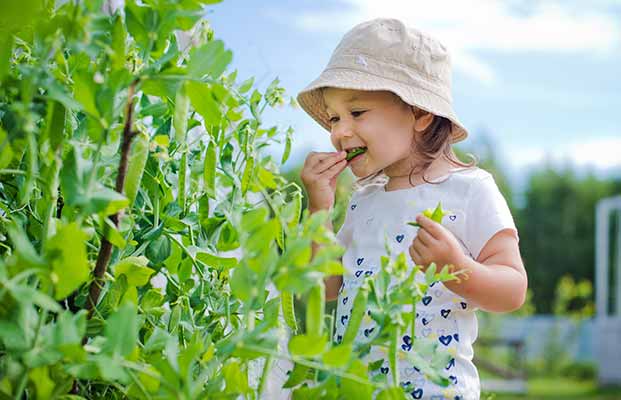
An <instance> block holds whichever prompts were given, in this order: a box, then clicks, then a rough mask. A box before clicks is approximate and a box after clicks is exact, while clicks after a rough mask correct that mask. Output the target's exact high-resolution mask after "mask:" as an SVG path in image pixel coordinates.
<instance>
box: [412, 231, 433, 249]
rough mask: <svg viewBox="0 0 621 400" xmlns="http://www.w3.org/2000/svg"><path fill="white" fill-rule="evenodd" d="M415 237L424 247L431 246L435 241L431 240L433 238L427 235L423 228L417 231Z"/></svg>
mask: <svg viewBox="0 0 621 400" xmlns="http://www.w3.org/2000/svg"><path fill="white" fill-rule="evenodd" d="M416 237H417V238H418V240H420V241H421V243H423V244H424V245H425V246H431V245H432V244H433V243H434V242H435V241H436V239H435V238H433V236H431V235H430V234H429V232H427V231H426V230H425V229H424V228H420V229H419V230H418V233H417V234H416Z"/></svg>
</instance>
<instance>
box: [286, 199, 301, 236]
mask: <svg viewBox="0 0 621 400" xmlns="http://www.w3.org/2000/svg"><path fill="white" fill-rule="evenodd" d="M291 201H292V202H293V213H292V214H293V216H292V217H291V220H290V221H289V228H293V227H295V226H296V225H297V224H298V223H299V222H300V215H301V212H302V194H301V193H300V192H295V193H294V195H293V199H292V200H291Z"/></svg>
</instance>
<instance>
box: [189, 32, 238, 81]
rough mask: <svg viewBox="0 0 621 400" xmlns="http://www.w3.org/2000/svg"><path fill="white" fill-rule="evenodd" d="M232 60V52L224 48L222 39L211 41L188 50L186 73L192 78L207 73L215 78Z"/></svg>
mask: <svg viewBox="0 0 621 400" xmlns="http://www.w3.org/2000/svg"><path fill="white" fill-rule="evenodd" d="M232 60H233V53H232V52H231V51H230V50H225V49H224V42H223V41H221V40H214V41H211V42H209V43H207V44H205V45H203V46H201V47H198V48H194V49H192V50H191V51H190V61H189V62H188V75H189V76H191V77H193V78H201V77H203V76H205V75H209V76H210V77H212V78H214V79H217V78H219V77H220V75H222V73H223V72H224V70H225V69H226V67H227V66H228V65H229V63H230V62H231V61H232Z"/></svg>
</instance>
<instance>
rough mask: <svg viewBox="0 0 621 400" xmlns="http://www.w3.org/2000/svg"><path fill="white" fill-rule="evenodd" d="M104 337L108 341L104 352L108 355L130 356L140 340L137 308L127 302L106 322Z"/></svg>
mask: <svg viewBox="0 0 621 400" xmlns="http://www.w3.org/2000/svg"><path fill="white" fill-rule="evenodd" d="M104 335H105V337H106V339H107V341H106V344H105V347H104V351H106V352H107V353H108V354H111V355H112V354H118V355H121V356H123V357H124V356H127V355H129V354H130V353H131V352H132V351H133V350H134V347H135V345H136V340H137V339H138V326H137V321H136V306H135V305H134V304H132V303H130V302H126V303H124V304H123V305H121V307H120V308H119V309H118V310H117V311H116V312H115V313H114V314H112V315H111V316H110V317H109V318H108V320H107V321H106V327H105V328H104Z"/></svg>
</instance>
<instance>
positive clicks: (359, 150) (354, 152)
mask: <svg viewBox="0 0 621 400" xmlns="http://www.w3.org/2000/svg"><path fill="white" fill-rule="evenodd" d="M366 151H367V148H366V147H355V148H353V149H351V150H349V151H348V152H347V156H345V160H347V161H348V162H349V161H352V160H353V159H354V158H356V157H358V156H359V155H361V154H364V153H366Z"/></svg>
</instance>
